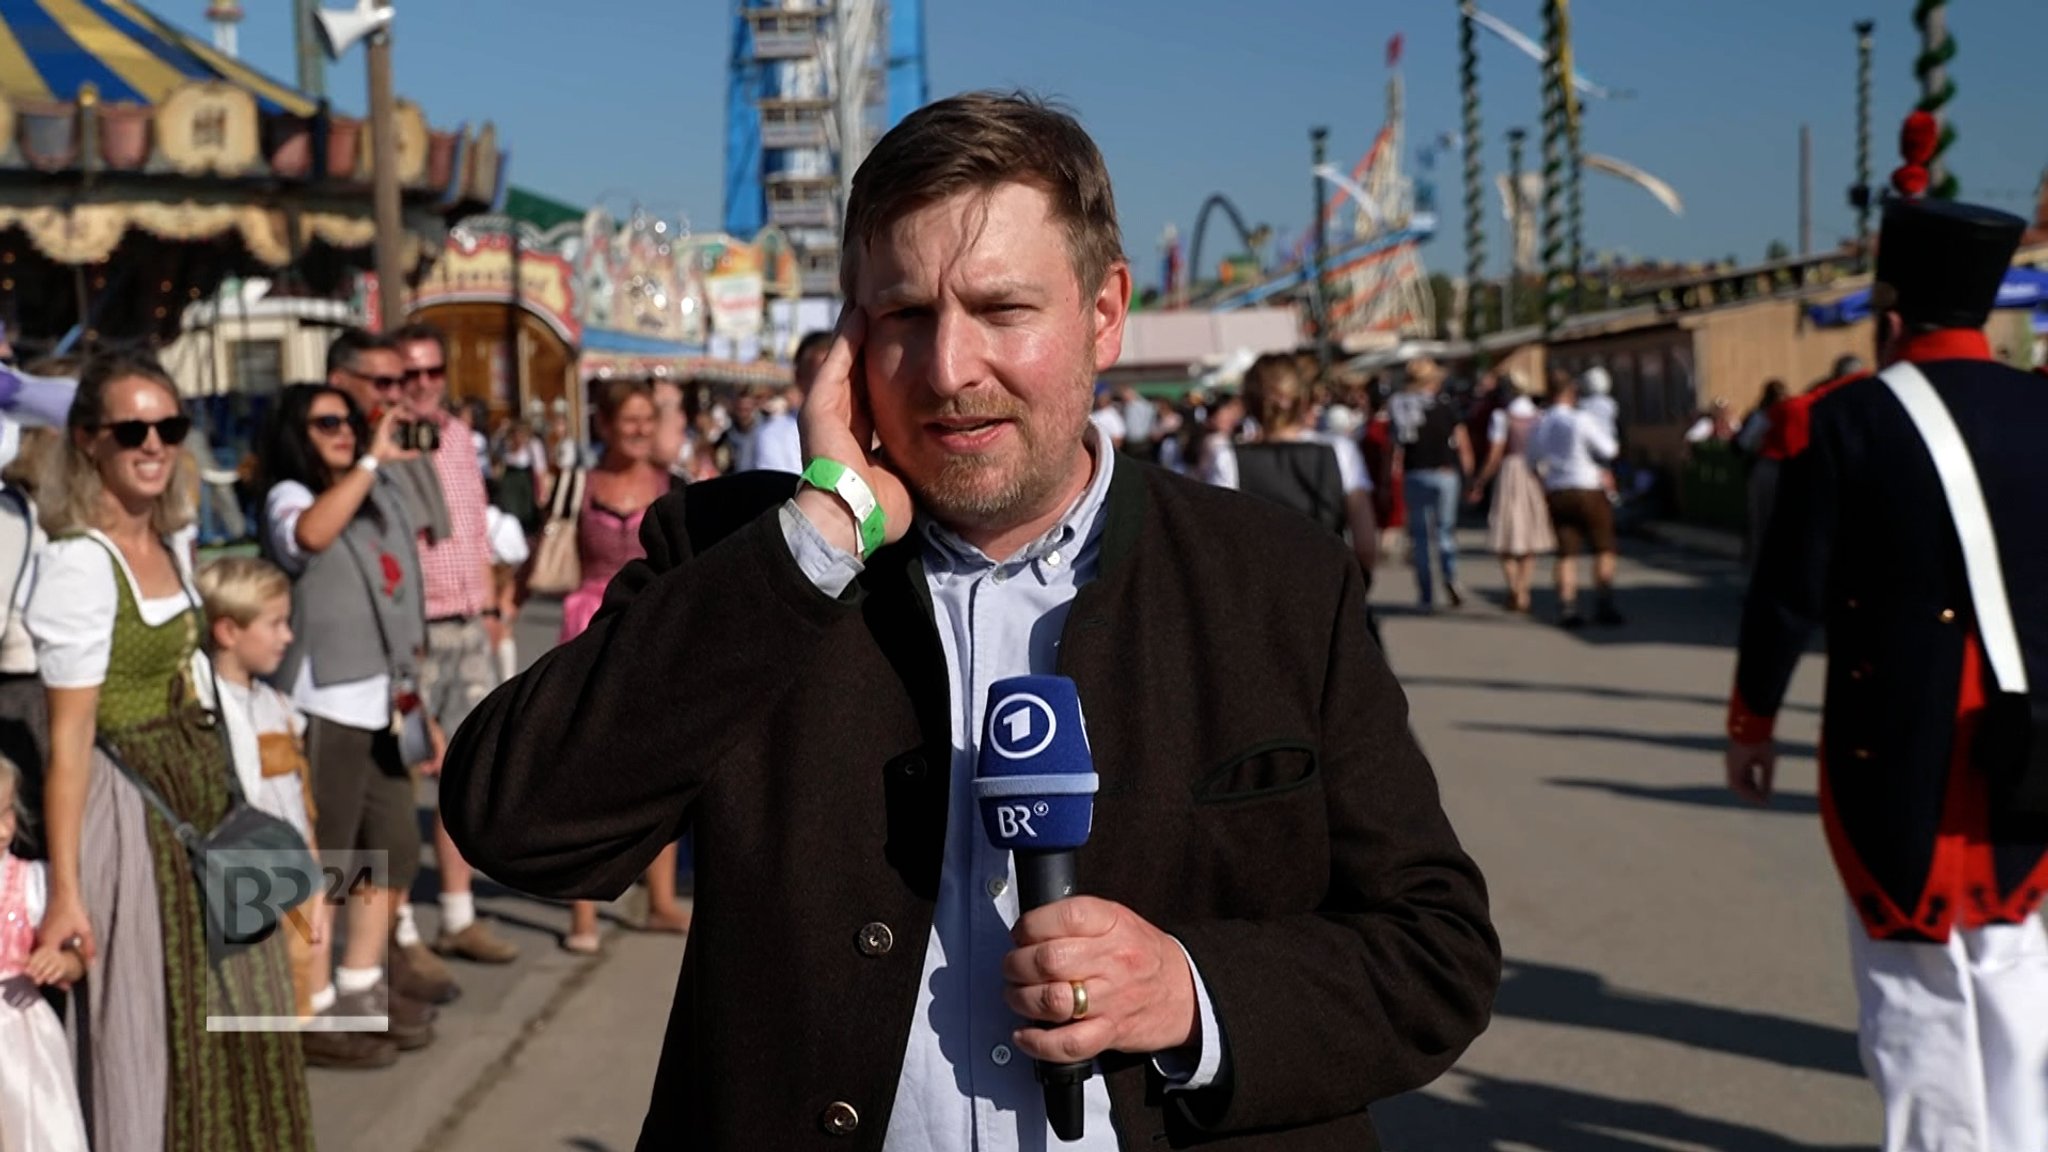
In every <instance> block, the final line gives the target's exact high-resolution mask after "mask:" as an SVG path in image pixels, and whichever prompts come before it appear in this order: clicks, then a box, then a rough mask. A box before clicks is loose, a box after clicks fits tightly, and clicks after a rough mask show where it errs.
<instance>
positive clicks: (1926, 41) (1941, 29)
mask: <svg viewBox="0 0 2048 1152" xmlns="http://www.w3.org/2000/svg"><path fill="white" fill-rule="evenodd" d="M1913 25H1914V27H1916V28H1918V29H1920V57H1919V59H1917V60H1915V61H1913V74H1914V75H1916V76H1918V77H1919V78H1920V103H1919V104H1918V105H1916V107H1918V108H1919V110H1920V111H1922V112H1925V113H1927V114H1928V115H1930V116H1933V117H1934V118H1935V120H1936V121H1937V122H1939V123H1940V125H1941V135H1940V136H1939V137H1938V138H1937V140H1936V142H1935V145H1934V159H1933V160H1931V161H1929V162H1928V164H1927V177H1928V185H1927V194H1928V195H1929V196H1932V197H1934V198H1935V199H1937V200H1953V199H1955V198H1956V192H1957V191H1958V190H1959V185H1958V184H1957V182H1956V178H1955V175H1954V173H1951V172H1950V171H1949V170H1948V166H1947V165H1946V164H1944V163H1942V159H1941V158H1942V157H1943V156H1945V155H1947V154H1948V148H1949V145H1951V144H1953V143H1955V139H1956V130H1955V127H1954V126H1953V125H1951V124H1950V123H1949V122H1948V118H1947V117H1946V116H1944V115H1942V111H1941V110H1942V109H1943V108H1945V107H1947V106H1948V102H1949V101H1950V100H1952V99H1954V98H1955V94H1956V86H1955V85H1954V84H1953V83H1952V82H1950V80H1949V78H1948V62H1949V61H1950V60H1953V59H1955V55H1956V42H1955V38H1954V37H1952V36H1950V35H1949V34H1948V0H1920V2H1919V3H1918V4H1916V5H1914V7H1913Z"/></svg>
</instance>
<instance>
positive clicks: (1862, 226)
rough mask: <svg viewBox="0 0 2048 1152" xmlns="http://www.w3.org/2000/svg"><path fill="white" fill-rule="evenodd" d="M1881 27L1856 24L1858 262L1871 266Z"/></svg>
mask: <svg viewBox="0 0 2048 1152" xmlns="http://www.w3.org/2000/svg"><path fill="white" fill-rule="evenodd" d="M1876 31H1877V24H1876V22H1874V21H1870V20H1859V21H1857V22H1856V195H1855V201H1856V254H1857V255H1856V258H1857V260H1858V262H1859V264H1860V265H1863V266H1867V265H1868V264H1869V262H1870V207H1871V203H1872V201H1873V200H1875V199H1876V197H1877V190H1876V189H1875V188H1872V187H1871V186H1870V57H1871V49H1872V41H1871V33H1873V32H1876Z"/></svg>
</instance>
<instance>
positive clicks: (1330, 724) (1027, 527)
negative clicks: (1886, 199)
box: [442, 93, 1500, 1152]
mask: <svg viewBox="0 0 2048 1152" xmlns="http://www.w3.org/2000/svg"><path fill="white" fill-rule="evenodd" d="M842 286H843V288H844V289H845V293H846V296H847V298H848V301H849V306H848V308H847V310H846V312H845V313H844V316H843V318H842V320H841V322H840V325H839V328H838V331H837V333H836V337H835V339H834V341H833V344H832V347H831V350H830V353H829V354H828V355H827V356H826V358H825V362H824V364H823V365H822V366H821V368H820V370H819V372H818V376H817V380H816V383H815V385H814V386H813V388H812V390H811V393H810V396H809V399H808V401H807V402H806V403H805V405H804V408H803V416H802V423H801V431H802V440H803V451H804V455H805V459H806V466H805V472H804V475H803V477H802V479H801V481H799V479H798V478H796V477H791V476H787V475H780V476H778V475H776V474H772V473H759V474H752V475H741V476H733V477H727V478H723V479H720V480H714V481H708V482H706V483H703V484H696V485H691V486H690V487H688V488H687V489H684V490H682V491H680V492H677V493H674V494H672V495H670V496H669V497H667V498H666V499H665V500H663V501H661V502H660V503H659V504H657V505H655V506H654V508H653V509H652V511H651V512H650V514H649V516H648V517H647V521H646V526H645V527H644V528H643V532H642V539H643V543H644V544H645V545H646V549H647V558H646V559H645V560H643V561H639V562H636V563H634V564H633V565H631V566H629V567H628V568H627V569H626V570H625V571H624V572H622V573H621V574H620V576H619V577H618V579H617V580H616V581H614V583H613V585H612V588H611V591H610V593H609V595H608V597H607V600H606V603H605V607H604V608H603V610H601V611H600V613H599V615H598V617H597V619H596V621H595V622H593V624H592V625H591V627H590V630H589V631H587V632H586V633H584V635H583V636H581V637H579V638H578V639H576V640H575V641H572V642H571V643H569V644H567V645H564V646H563V647H561V648H558V649H556V650H555V651H554V652H552V653H550V654H548V655H547V656H545V657H543V658H542V659H541V660H540V661H539V662H538V663H537V664H536V665H535V666H534V667H533V668H532V669H530V670H529V671H528V672H526V673H524V674H523V675H521V676H520V677H519V678H518V679H516V680H514V681H513V682H512V683H510V684H507V685H505V686H504V687H502V688H500V689H499V690H498V691H497V692H496V693H494V694H493V695H492V696H491V697H490V698H489V699H487V700H486V701H484V703H483V704H482V705H481V706H479V708H478V709H477V710H476V712H475V713H474V714H473V715H472V716H471V718H470V720H469V722H468V723H467V724H465V725H464V726H463V728H462V730H461V731H460V732H459V733H458V734H457V735H456V737H455V739H454V742H453V744H452V745H451V747H450V749H449V751H448V755H447V758H446V762H445V765H444V775H443V793H442V804H443V813H444V815H445V817H446V819H447V823H448V828H449V831H450V832H451V833H452V834H453V836H454V837H455V840H456V842H457V843H458V844H459V845H460V846H461V848H462V849H463V851H464V853H465V854H466V855H468V856H469V857H470V858H471V859H472V860H473V861H475V862H476V863H477V864H478V866H479V867H481V868H484V869H485V870H487V871H489V872H490V873H491V874H492V875H493V876H495V877H497V878H499V879H501V880H503V881H504V882H506V883H508V884H511V885H514V886H516V887H520V888H524V889H527V890H530V891H534V892H537V893H541V894H545V895H549V896H554V897H583V898H598V899H604V898H609V897H612V896H615V895H616V894H617V893H619V892H620V891H623V890H624V889H625V887H626V886H627V885H629V884H630V883H631V882H632V878H633V877H634V875H635V874H636V873H637V871H638V869H640V868H642V867H644V866H645V865H646V863H647V862H648V861H649V860H651V859H652V858H653V856H654V854H655V853H656V852H658V851H659V850H660V849H661V848H662V846H664V845H666V844H668V843H669V842H671V841H673V840H674V839H675V838H676V836H677V835H678V834H679V833H680V832H681V831H682V830H683V829H684V828H685V827H694V828H695V831H696V836H697V840H696V845H697V860H696V865H697V875H698V893H697V901H698V902H697V917H698V923H699V925H700V928H701V930H700V932H699V933H698V940H701V941H702V943H701V944H700V943H698V942H696V941H693V943H692V946H691V952H690V956H689V959H688V961H687V962H686V964H685V966H684V972H685V974H684V977H683V986H682V988H681V989H680V990H679V992H678V994H677V997H676V1000H675V1007H674V1009H673V1012H672V1016H671V1023H670V1030H669V1034H668V1039H667V1043H666V1046H665V1050H664V1052H663V1056H662V1062H661V1067H660V1070H659V1072H658V1074H657V1079H656V1085H655V1091H654V1099H653V1104H652V1106H651V1108H650V1111H649V1113H648V1116H647V1119H646V1122H645V1125H644V1127H643V1130H642V1135H641V1141H640V1146H641V1147H642V1148H648V1149H652V1148H663V1149H669V1148H718V1149H726V1148H732V1149H738V1148H760V1147H773V1148H798V1147H808V1146H812V1145H815V1144H822V1143H824V1142H825V1140H826V1139H827V1138H831V1137H838V1138H842V1139H843V1138H847V1137H853V1138H855V1139H854V1140H853V1141H852V1142H851V1143H847V1144H844V1145H840V1144H835V1145H833V1146H849V1147H867V1148H881V1149H888V1150H891V1152H897V1150H904V1152H908V1150H918V1152H922V1150H927V1149H930V1150H937V1149H951V1148H962V1147H979V1148H983V1149H1014V1148H1020V1147H1021V1148H1042V1147H1048V1146H1059V1145H1055V1144H1054V1143H1053V1137H1052V1135H1051V1134H1050V1133H1049V1131H1048V1128H1047V1122H1046V1114H1045V1108H1044V1103H1043V1097H1042V1094H1041V1089H1040V1087H1039V1085H1038V1084H1037V1083H1035V1082H1034V1079H1033V1075H1032V1062H1033V1061H1035V1060H1044V1061H1050V1062H1054V1063H1064V1062H1077V1061H1093V1062H1094V1063H1095V1066H1096V1069H1097V1071H1098V1072H1099V1074H1098V1075H1096V1076H1095V1077H1094V1078H1092V1079H1090V1080H1089V1081H1087V1084H1086V1089H1085V1091H1086V1093H1087V1097H1086V1101H1085V1103H1086V1110H1087V1115H1086V1124H1085V1135H1084V1138H1083V1141H1082V1142H1081V1143H1078V1144H1069V1145H1064V1146H1065V1147H1074V1148H1081V1149H1088V1150H1102V1149H1112V1148H1123V1149H1136V1148H1151V1147H1155V1146H1157V1144H1156V1142H1158V1141H1164V1140H1170V1141H1172V1143H1173V1144H1174V1145H1176V1146H1179V1145H1181V1144H1183V1143H1187V1142H1192V1141H1196V1140H1200V1141H1207V1142H1213V1144H1214V1146H1215V1147H1218V1148H1253V1147H1258V1148H1272V1147H1279V1146H1283V1145H1282V1144H1277V1143H1276V1141H1284V1146H1285V1147H1288V1148H1297V1149H1332V1150H1334V1149H1354V1148H1361V1147H1375V1146H1377V1138H1376V1136H1375V1134H1374V1129H1373V1124H1372V1120H1371V1118H1370V1116H1369V1115H1368V1111H1367V1110H1368V1108H1369V1106H1370V1105H1371V1104H1373V1103H1374V1102H1375V1101H1377V1100H1381V1099H1384V1098H1386V1097H1388V1096H1391V1095H1394V1094H1397V1093H1400V1092H1403V1091H1407V1090H1409V1089H1411V1088H1414V1087H1417V1086H1420V1085H1422V1084H1425V1083H1427V1082H1429V1081H1430V1080H1431V1079H1433V1078H1434V1077H1436V1076H1437V1075H1438V1074H1440V1073H1441V1072H1443V1071H1444V1070H1445V1069H1446V1068H1448V1067H1449V1066H1450V1065H1451V1063H1452V1062H1453V1061H1454V1060H1455V1059H1456V1058H1457V1056H1458V1054H1459V1053H1460V1052H1462V1051H1463V1050H1464V1048H1465V1047H1466V1046H1467V1045H1468V1044H1469V1043H1470V1042H1471V1041H1472V1039H1473V1038H1474V1037H1475V1036H1476V1035H1477V1034H1478V1033H1479V1031H1480V1030H1481V1029H1482V1028H1483V1027H1484V1026H1485V1023H1486V1020H1487V1017H1488V1014H1489V1012H1490V1008H1491V1003H1492V996H1493V992H1494V990H1495V988H1496V987H1497V984H1498V980H1499V975H1500V950H1499V942H1498V940H1497V939H1496V937H1495V935H1494V933H1493V929H1492V927H1491V925H1490V923H1489V920H1488V916H1487V908H1486V897H1485V889H1484V884H1483V881H1482V880H1481V878H1480V876H1479V873H1478V869H1477V868H1476V867H1475V866H1474V865H1473V863H1472V861H1471V860H1470V859H1469V858H1468V857H1467V856H1466V855H1465V853H1464V852H1463V850H1462V849H1461V848H1460V846H1459V844H1458V841H1457V837H1456V835H1455V834H1454V833H1453V831H1452V829H1451V827H1450V823H1449V821H1448V819H1447V818H1446V817H1445V815H1444V813H1443V811H1442V808H1441V806H1440V803H1439V800H1438V796H1437V790H1436V782H1435V777H1434V775H1433V773H1432V771H1431V769H1430V766H1429V764H1428V762H1427V761H1426V760H1425V758H1424V757H1423V755H1422V752H1421V750H1420V749H1419V748H1418V747H1417V746H1416V744H1415V741H1414V739H1413V737H1412V735H1411V734H1410V733H1409V731H1408V728H1407V724H1406V704H1405V700H1404V699H1403V696H1402V694H1401V691H1400V689H1399V687H1398V685H1396V684H1395V682H1394V679H1393V677H1392V675H1391V673H1390V672H1389V671H1388V670H1387V667H1386V664H1385V662H1384V661H1383V659H1382V658H1381V656H1380V653H1379V650H1378V648H1377V647H1376V646H1375V645H1374V644H1373V642H1372V639H1371V637H1370V635H1369V634H1368V633H1367V630H1366V610H1365V587H1364V582H1363V579H1362V576H1361V574H1360V571H1359V569H1358V566H1357V564H1356V562H1355V561H1353V560H1352V559H1351V557H1350V556H1349V554H1348V553H1347V551H1346V549H1345V548H1344V546H1343V544H1342V543H1341V542H1340V541H1337V540H1336V539H1334V538H1332V537H1331V536H1330V535H1329V534H1328V533H1327V532H1324V531H1322V530H1321V529H1320V528H1318V527H1317V526H1316V525H1314V524H1312V523H1310V522H1308V521H1306V520H1303V519H1301V518H1299V517H1297V516H1294V515H1293V514H1291V513H1289V512H1287V511H1286V510H1284V509H1278V508H1273V507H1270V506H1268V505H1265V504H1263V503H1260V502H1257V501H1254V500H1252V499H1250V498H1247V497H1243V496H1240V495H1238V494H1236V493H1231V492H1223V491H1218V490H1215V489H1212V488H1209V487H1207V486H1205V485H1201V484H1197V483H1194V482H1192V481H1188V480H1184V479H1182V478H1180V477H1177V476H1173V475H1171V474H1169V473H1166V472H1164V471H1161V470H1159V469H1156V468H1151V467H1148V466H1145V465H1143V464H1142V463H1139V462H1137V461H1133V460H1129V459H1125V458H1120V457H1119V456H1118V455H1117V454H1116V453H1115V452H1113V451H1111V450H1110V448H1109V446H1108V445H1107V444H1106V443H1105V441H1104V440H1103V438H1102V436H1101V435H1100V434H1099V433H1097V432H1095V431H1094V430H1093V426H1092V425H1091V424H1090V422H1089V419H1088V410H1089V406H1090V397H1091V394H1092V392H1093V385H1094V380H1095V377H1096V375H1097V374H1098V373H1099V372H1101V371H1102V370H1104V369H1106V368H1108V367H1109V366H1110V365H1111V364H1113V363H1115V362H1116V360H1117V358H1118V356H1119V354H1120V352H1121V346H1122V338H1123V326H1124V319H1125V315H1126V313H1127V309H1128V306H1129V298H1130V288H1131V277H1130V270H1129V266H1128V264H1127V263H1126V261H1125V259H1124V256H1123V251H1122V241H1121V236H1120V233H1119V230H1118V227H1117V223H1116V211H1115V204H1114V199H1113V196H1112V193H1111V189H1110V183H1109V176H1108V172H1107V170H1106V167H1105V165H1104V163H1103V160H1102V157H1101V155H1100V153H1099V152H1098V151H1097V150H1096V148H1095V145H1094V143H1093V141H1091V140H1090V139H1089V138H1088V136H1087V134H1086V133H1085V132H1084V131H1083V130H1082V128H1081V127H1080V125H1079V124H1078V123H1076V122H1075V120H1074V119H1073V118H1072V117H1070V116H1068V115H1066V114H1065V113H1063V112H1060V111H1058V110H1056V109H1053V108H1051V107H1048V106H1047V105H1045V104H1043V103H1040V102H1038V101H1037V100H1035V99H1032V98H1029V97H1025V96H1003V95H992V94H979V93H978V94H970V95H965V96H958V97H953V98H951V99H947V100H942V101H939V102H938V103H936V104H933V105H930V106H928V107H926V108H924V109H922V110H920V111H918V112H916V113H914V114H912V115H911V116H910V117H908V118H907V119H906V120H904V121H903V122H902V123H901V124H899V125H898V126H897V127H896V128H895V129H893V130H891V131H890V132H889V134H888V135H887V136H885V137H884V138H883V139H882V141H881V142H880V143H879V144H878V145H877V146H876V147H875V149H874V151H873V152H872V153H871V154H870V155H869V157H868V158H867V160H866V161H865V162H864V163H863V164H862V166H861V169H860V171H859V172H858V173H857V174H856V176H855V178H854V182H853V189H852V194H851V197H850V200H849V203H848V208H847V226H846V233H845V239H844V247H843V259H842ZM1027 673H1043V674H1059V675H1065V676H1069V677H1071V678H1072V679H1073V680H1074V681H1075V682H1076V684H1077V685H1078V688H1079V692H1080V698H1081V701H1082V703H1083V705H1084V707H1085V708H1086V711H1087V714H1088V716H1089V717H1090V718H1091V723H1090V724H1089V726H1088V732H1087V736H1088V740H1089V743H1090V745H1091V747H1092V753H1093V759H1094V763H1095V766H1096V770H1097V771H1098V772H1099V773H1100V774H1101V778H1102V787H1101V793H1100V795H1099V797H1098V801H1097V806H1096V810H1095V817H1094V830H1093V833H1092V835H1091V836H1090V839H1089V842H1088V844H1087V846H1086V847H1085V848H1083V849H1081V850H1080V852H1079V853H1078V861H1079V876H1080V885H1081V889H1082V891H1084V892H1087V893H1090V895H1083V896H1076V897H1073V898H1070V899H1067V900H1063V901H1060V902H1058V903H1055V904H1051V905H1048V906H1046V907H1043V908H1039V909H1036V910H1033V911H1030V912H1028V913H1023V914H1021V915H1020V914H1019V905H1018V895H1017V886H1016V879H1015V872H1014V869H1013V868H1012V866H1011V863H1010V861H1009V858H1008V854H1007V853H1000V852H997V851H995V850H993V849H992V848H991V847H990V845H989V844H988V843H987V841H986V840H985V839H984V838H983V836H982V833H981V828H980V823H979V821H978V820H977V819H976V816H975V810H974V806H973V803H972V799H971V795H972V793H971V789H970V787H969V783H970V781H971V779H972V777H973V774H974V765H975V760H976V756H977V753H978V748H977V744H978V742H979V733H980V732H981V730H982V721H983V715H982V710H983V700H984V697H985V694H986V689H987V687H988V685H989V684H990V683H992V682H994V681H996V680H1000V679H1002V678H1005V677H1008V676H1014V675H1021V674H1027Z"/></svg>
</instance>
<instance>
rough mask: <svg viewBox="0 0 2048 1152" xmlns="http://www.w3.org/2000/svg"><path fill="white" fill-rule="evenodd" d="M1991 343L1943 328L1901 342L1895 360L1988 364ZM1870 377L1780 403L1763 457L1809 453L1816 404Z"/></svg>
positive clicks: (1969, 331) (1970, 332)
mask: <svg viewBox="0 0 2048 1152" xmlns="http://www.w3.org/2000/svg"><path fill="white" fill-rule="evenodd" d="M1991 358H1992V356H1991V341H1990V340H1989V339H1988V338H1986V337H1985V335H1984V333H1982V332H1980V331H1978V330H1977V329H1974V328H1942V329H1939V330H1937V331H1934V332H1920V333H1916V334H1915V335H1912V336H1908V337H1906V338H1904V339H1903V340H1901V341H1900V342H1899V346H1898V348H1897V350H1896V354H1895V355H1894V356H1893V359H1894V360H1895V361H1896V360H1911V361H1912V362H1913V363H1915V364H1926V363H1930V362H1932V361H1935V360H1989V359H1991ZM1869 376H1870V373H1868V372H1856V373H1852V374H1850V375H1848V376H1843V377H1840V378H1839V379H1835V380H1830V381H1828V382H1827V383H1825V384H1817V385H1815V386H1814V387H1812V388H1809V389H1808V390H1807V391H1805V392H1804V393H1802V394H1800V395H1798V396H1793V397H1790V398H1788V399H1784V400H1780V401H1778V403H1777V405H1776V406H1775V407H1773V408H1772V409H1771V427H1770V430H1769V431H1768V432H1766V433H1765V434H1764V447H1763V456H1764V459H1766V460H1790V459H1791V458H1793V457H1794V456H1797V455H1799V454H1800V453H1801V452H1804V451H1806V443H1807V438H1808V436H1809V435H1810V432H1811V428H1812V425H1811V421H1812V413H1811V411H1810V409H1811V408H1812V407H1813V404H1814V402H1815V401H1817V400H1819V399H1820V398H1821V397H1823V396H1826V395H1827V394H1828V393H1830V392H1833V391H1834V390H1835V389H1837V388H1840V387H1841V386H1842V385H1844V384H1853V383H1855V382H1856V381H1858V380H1864V379H1868V378H1869Z"/></svg>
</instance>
